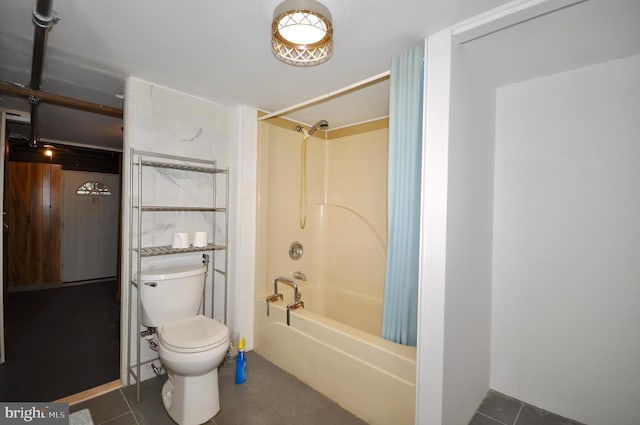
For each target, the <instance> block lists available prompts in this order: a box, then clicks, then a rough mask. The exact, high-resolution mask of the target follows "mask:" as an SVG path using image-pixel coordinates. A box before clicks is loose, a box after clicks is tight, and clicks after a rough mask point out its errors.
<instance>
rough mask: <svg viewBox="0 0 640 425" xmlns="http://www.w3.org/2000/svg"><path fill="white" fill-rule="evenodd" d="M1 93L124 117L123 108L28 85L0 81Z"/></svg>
mask: <svg viewBox="0 0 640 425" xmlns="http://www.w3.org/2000/svg"><path fill="white" fill-rule="evenodd" d="M0 93H2V94H6V95H13V96H20V97H24V98H26V99H29V98H30V97H31V96H33V97H36V98H37V99H39V101H40V102H45V103H50V104H52V105H57V106H63V107H65V108H71V109H77V110H80V111H86V112H93V113H95V114H101V115H107V116H110V117H114V118H122V116H123V115H122V109H118V108H113V107H111V106H105V105H101V104H99V103H93V102H87V101H86V100H80V99H74V98H71V97H66V96H61V95H59V94H53V93H47V92H44V91H40V90H29V89H28V88H26V87H20V86H15V85H13V84H7V83H2V82H0Z"/></svg>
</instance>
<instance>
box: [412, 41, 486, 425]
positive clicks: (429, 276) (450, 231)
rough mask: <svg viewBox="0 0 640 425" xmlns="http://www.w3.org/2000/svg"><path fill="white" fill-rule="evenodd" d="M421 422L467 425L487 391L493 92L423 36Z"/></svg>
mask: <svg viewBox="0 0 640 425" xmlns="http://www.w3.org/2000/svg"><path fill="white" fill-rule="evenodd" d="M426 53H427V55H426V87H425V90H426V93H425V137H424V141H425V142H424V151H423V155H424V156H423V180H422V229H421V233H422V235H421V260H420V262H421V266H420V267H421V268H420V290H419V298H420V301H419V305H420V308H419V317H418V323H419V326H418V329H419V331H418V332H419V335H418V354H417V358H418V372H417V374H418V376H417V388H418V393H417V395H416V406H417V411H416V423H417V424H421V425H442V424H446V425H467V424H468V423H469V421H470V420H471V418H472V416H473V414H474V412H475V410H476V409H477V407H478V405H479V404H480V402H481V401H482V398H483V397H484V396H485V394H486V392H487V390H488V389H489V375H490V373H489V367H490V337H491V335H490V330H491V325H490V321H491V305H490V303H491V243H492V208H493V202H492V199H493V153H494V151H493V145H494V132H493V129H494V126H493V123H494V111H495V108H494V99H495V98H494V93H495V91H494V89H493V87H492V86H491V85H490V84H488V83H487V82H486V81H484V80H483V79H482V77H481V75H480V74H479V73H478V71H477V70H476V69H474V68H473V67H472V66H471V65H470V64H469V63H468V61H467V60H466V58H465V57H464V55H463V53H462V51H461V48H460V46H459V45H457V44H452V38H451V30H450V29H446V30H443V31H440V32H438V33H436V34H434V35H432V36H430V37H429V38H428V39H427V40H426Z"/></svg>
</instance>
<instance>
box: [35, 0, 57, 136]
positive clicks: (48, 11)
mask: <svg viewBox="0 0 640 425" xmlns="http://www.w3.org/2000/svg"><path fill="white" fill-rule="evenodd" d="M59 20H60V18H59V17H58V15H57V14H56V13H55V12H53V0H38V1H37V3H36V5H35V6H34V8H33V24H34V26H35V28H34V31H33V54H32V57H31V80H30V82H29V89H31V90H40V83H41V81H42V68H43V66H44V53H45V49H46V47H47V36H48V35H49V30H50V29H51V27H53V25H54V24H55V23H56V22H58V21H59ZM29 103H31V140H29V146H31V147H36V146H37V145H38V132H37V128H38V104H39V103H40V100H39V99H38V98H37V97H36V96H34V95H33V94H30V95H29Z"/></svg>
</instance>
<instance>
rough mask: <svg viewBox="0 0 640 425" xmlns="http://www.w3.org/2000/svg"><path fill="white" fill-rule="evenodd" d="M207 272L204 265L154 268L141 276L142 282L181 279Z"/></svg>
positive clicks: (145, 271)
mask: <svg viewBox="0 0 640 425" xmlns="http://www.w3.org/2000/svg"><path fill="white" fill-rule="evenodd" d="M206 270H207V267H206V266H205V265H204V264H197V265H193V264H192V265H188V266H165V267H152V268H150V269H148V270H143V271H142V273H140V276H141V278H142V280H168V279H181V278H183V277H189V276H195V275H198V274H204V273H205V272H206Z"/></svg>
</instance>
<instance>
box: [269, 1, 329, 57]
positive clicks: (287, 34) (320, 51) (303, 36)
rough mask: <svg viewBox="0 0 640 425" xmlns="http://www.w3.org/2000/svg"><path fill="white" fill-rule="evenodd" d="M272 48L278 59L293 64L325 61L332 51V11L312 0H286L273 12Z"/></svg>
mask: <svg viewBox="0 0 640 425" xmlns="http://www.w3.org/2000/svg"><path fill="white" fill-rule="evenodd" d="M271 48H272V51H273V54H274V55H275V56H276V57H277V58H278V59H279V60H281V61H283V62H285V63H288V64H290V65H295V66H313V65H319V64H321V63H323V62H325V61H326V60H327V59H329V57H331V53H332V52H333V27H332V26H331V14H330V13H329V10H328V9H327V8H326V7H324V6H323V5H322V4H320V3H318V2H317V1H314V0H287V1H285V2H283V3H281V4H280V5H279V6H278V7H277V8H276V10H275V12H274V18H273V23H272V25H271Z"/></svg>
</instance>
